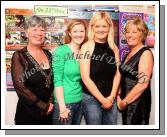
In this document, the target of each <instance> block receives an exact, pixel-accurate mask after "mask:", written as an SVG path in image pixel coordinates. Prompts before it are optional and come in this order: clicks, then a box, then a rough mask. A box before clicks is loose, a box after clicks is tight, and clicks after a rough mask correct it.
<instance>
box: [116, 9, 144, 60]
mask: <svg viewBox="0 0 167 137" xmlns="http://www.w3.org/2000/svg"><path fill="white" fill-rule="evenodd" d="M136 16H138V17H141V18H142V19H143V13H137V12H136V13H135V12H120V13H119V52H120V59H121V60H122V59H123V58H124V57H125V55H126V54H127V53H128V52H129V49H128V46H127V43H126V39H125V35H124V28H125V25H126V22H127V20H129V19H133V17H136Z"/></svg>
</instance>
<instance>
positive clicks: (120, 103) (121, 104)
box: [118, 99, 128, 110]
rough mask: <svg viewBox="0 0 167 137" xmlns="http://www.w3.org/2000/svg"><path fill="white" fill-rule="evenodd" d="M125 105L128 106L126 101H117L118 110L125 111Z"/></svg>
mask: <svg viewBox="0 0 167 137" xmlns="http://www.w3.org/2000/svg"><path fill="white" fill-rule="evenodd" d="M127 105H128V103H127V101H126V100H121V99H120V100H119V101H118V108H119V110H123V109H125V108H126V107H127Z"/></svg>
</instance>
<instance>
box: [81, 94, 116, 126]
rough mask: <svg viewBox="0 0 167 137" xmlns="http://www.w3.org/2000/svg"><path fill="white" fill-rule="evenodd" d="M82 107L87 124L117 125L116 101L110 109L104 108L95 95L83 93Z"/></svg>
mask: <svg viewBox="0 0 167 137" xmlns="http://www.w3.org/2000/svg"><path fill="white" fill-rule="evenodd" d="M82 108H83V115H84V119H85V122H86V124H87V125H117V112H118V110H117V104H116V101H114V104H113V106H112V108H111V109H109V110H105V109H103V108H102V107H101V104H100V103H99V102H98V100H97V99H96V98H95V97H93V96H91V95H88V94H85V93H83V101H82Z"/></svg>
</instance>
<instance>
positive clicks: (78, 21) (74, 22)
mask: <svg viewBox="0 0 167 137" xmlns="http://www.w3.org/2000/svg"><path fill="white" fill-rule="evenodd" d="M80 24H82V25H83V26H84V28H85V39H84V41H83V42H82V44H83V43H85V42H86V41H87V39H88V38H87V35H86V32H87V29H86V25H85V23H84V22H83V21H82V20H75V19H72V20H71V21H70V22H69V23H68V25H67V28H66V31H65V33H66V34H65V37H64V43H66V44H67V43H70V42H71V37H70V35H69V32H70V31H71V29H72V28H73V27H74V26H75V25H80ZM82 44H81V45H82Z"/></svg>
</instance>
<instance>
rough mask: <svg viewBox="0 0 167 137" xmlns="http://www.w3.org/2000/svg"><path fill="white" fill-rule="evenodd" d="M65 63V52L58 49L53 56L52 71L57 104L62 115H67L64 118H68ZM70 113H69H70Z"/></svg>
mask: <svg viewBox="0 0 167 137" xmlns="http://www.w3.org/2000/svg"><path fill="white" fill-rule="evenodd" d="M64 63H65V58H64V55H63V51H62V50H61V49H59V48H58V49H56V50H55V51H54V53H53V56H52V70H53V78H54V80H53V81H54V87H55V88H54V92H55V95H56V99H57V103H58V105H59V109H60V114H65V116H64V117H63V118H67V117H68V113H67V111H66V110H68V109H67V108H66V105H65V101H64V85H63V78H64ZM68 112H69V111H68Z"/></svg>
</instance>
